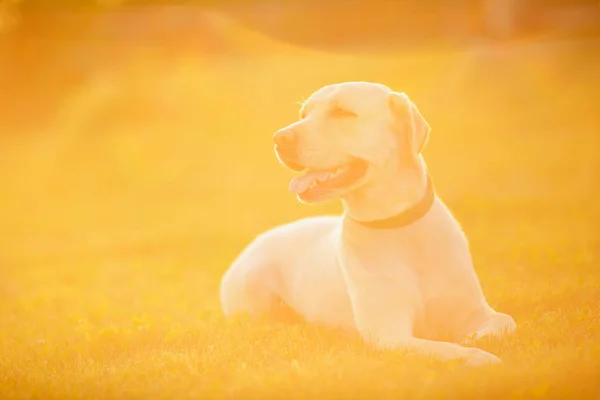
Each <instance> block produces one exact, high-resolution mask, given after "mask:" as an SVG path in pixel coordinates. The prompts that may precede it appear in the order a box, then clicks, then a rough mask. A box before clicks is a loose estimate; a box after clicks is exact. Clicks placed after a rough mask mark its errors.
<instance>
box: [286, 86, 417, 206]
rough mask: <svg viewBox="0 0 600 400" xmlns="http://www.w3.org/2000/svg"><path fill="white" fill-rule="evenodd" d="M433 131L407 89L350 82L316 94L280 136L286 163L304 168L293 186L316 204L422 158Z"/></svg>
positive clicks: (302, 195) (304, 198)
mask: <svg viewBox="0 0 600 400" xmlns="http://www.w3.org/2000/svg"><path fill="white" fill-rule="evenodd" d="M428 136H429V125H428V124H427V122H426V121H425V120H424V119H423V117H422V116H421V114H420V113H419V111H418V110H417V108H416V106H415V105H414V104H413V103H412V102H411V101H410V100H409V98H408V97H407V96H406V95H405V94H404V93H397V92H393V91H392V90H390V89H389V88H387V87H386V86H384V85H380V84H376V83H368V82H346V83H340V84H334V85H329V86H325V87H323V88H321V89H319V90H318V91H316V92H315V93H313V94H312V95H311V96H310V98H309V99H308V100H307V101H306V102H305V103H304V104H303V106H302V108H301V110H300V120H299V121H297V122H295V123H293V124H291V125H289V126H287V127H285V128H283V129H280V130H279V131H277V132H276V133H275V135H274V141H275V152H276V154H277V157H278V158H279V160H280V162H281V163H282V164H283V165H285V166H286V167H288V168H290V169H292V170H295V171H301V172H302V173H303V174H302V175H301V176H299V177H296V178H294V179H293V180H292V182H291V183H290V190H291V191H292V192H294V193H296V194H297V195H298V198H299V199H300V200H301V201H303V202H306V203H315V202H323V201H328V200H333V199H337V198H344V196H345V195H347V194H348V193H350V192H353V191H355V190H358V189H360V188H361V187H363V186H366V185H368V184H369V183H371V182H373V181H376V180H377V179H380V177H381V175H382V174H383V173H384V172H385V171H389V170H390V168H397V167H399V165H400V164H402V163H406V162H411V160H412V162H416V161H417V160H418V158H419V154H420V152H421V150H422V149H423V147H424V146H425V143H426V142H427V138H428Z"/></svg>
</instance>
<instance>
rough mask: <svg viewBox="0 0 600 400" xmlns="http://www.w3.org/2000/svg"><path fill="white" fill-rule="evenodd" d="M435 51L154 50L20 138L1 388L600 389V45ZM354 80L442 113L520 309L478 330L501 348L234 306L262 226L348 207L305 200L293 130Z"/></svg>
mask: <svg viewBox="0 0 600 400" xmlns="http://www.w3.org/2000/svg"><path fill="white" fill-rule="evenodd" d="M413 51H416V52H415V53H411V54H406V53H401V52H399V53H398V54H380V55H372V54H366V55H364V54H363V55H360V56H357V55H349V54H346V55H340V54H337V55H328V54H325V53H319V52H316V51H309V50H294V49H289V48H287V47H286V46H284V45H281V47H278V48H277V51H273V54H269V53H268V52H265V53H264V54H260V55H255V56H252V57H251V56H246V57H237V58H230V59H212V60H201V59H199V58H191V59H186V60H180V61H178V62H177V63H174V62H171V63H162V64H159V63H150V62H149V61H147V59H145V58H141V59H140V60H138V62H137V64H136V63H133V64H132V65H133V66H132V70H131V71H124V72H123V75H122V77H121V78H122V80H121V81H118V79H120V78H119V77H118V76H103V77H99V78H98V80H97V81H96V82H95V83H90V84H89V85H87V86H85V87H84V88H82V90H81V92H80V93H78V94H74V95H73V97H72V99H71V101H70V103H68V104H67V105H66V106H65V108H64V113H63V114H61V115H59V116H58V117H57V119H56V122H55V124H54V125H53V126H51V127H49V128H48V132H45V133H44V134H38V135H30V136H26V137H20V138H18V139H17V138H14V137H13V138H3V139H2V140H3V141H4V142H3V146H2V149H3V150H2V151H3V153H2V157H0V163H1V164H2V165H1V167H2V174H1V175H0V178H1V179H2V187H3V193H4V194H3V197H2V198H1V199H0V203H1V205H2V207H1V211H0V216H1V218H2V220H3V221H4V222H3V224H2V225H3V226H2V228H0V229H1V231H0V233H1V240H2V248H3V250H2V253H0V262H1V263H2V269H1V270H0V274H1V275H0V278H1V279H0V296H1V302H0V397H1V398H3V399H9V398H14V399H26V398H30V399H33V398H40V399H42V398H43V399H104V400H108V399H150V398H152V399H161V398H164V399H187V398H215V399H220V398H282V399H283V398H363V397H364V398H367V397H368V396H372V397H373V398H384V397H389V398H407V399H416V398H427V399H429V398H452V399H456V398H486V399H491V398H503V399H504V398H534V397H535V398H538V397H539V398H581V399H583V398H598V397H597V396H598V394H597V393H598V390H599V389H600V384H598V383H597V378H598V376H597V373H598V371H599V368H600V317H599V316H600V297H599V293H600V273H599V272H598V271H599V267H600V266H599V264H598V259H599V256H600V236H599V231H598V226H599V225H598V221H599V217H600V212H599V210H598V201H597V197H598V194H600V193H599V191H598V171H599V168H600V161H599V160H598V148H600V147H598V141H599V137H598V135H599V132H600V130H599V123H598V117H597V115H598V114H597V109H596V107H597V105H598V104H599V103H598V97H597V96H598V92H597V91H596V89H597V88H598V84H599V82H598V78H597V76H596V72H594V71H597V66H598V63H597V58H596V59H592V56H590V54H591V53H589V52H587V51H579V52H577V51H575V52H567V53H557V54H558V55H557V54H554V53H552V52H550V51H548V50H540V49H539V48H538V47H535V46H534V47H532V48H525V50H523V49H521V50H519V51H515V52H514V53H513V52H508V51H495V52H490V51H487V52H486V51H482V52H476V53H471V54H465V53H464V52H456V51H453V50H440V49H435V50H428V49H420V50H414V49H413ZM146 56H148V55H146ZM345 80H370V81H377V82H381V83H384V84H387V85H389V86H390V87H392V88H394V89H396V90H401V91H406V92H407V93H408V94H409V96H411V97H412V98H413V100H415V102H416V103H417V105H418V106H419V107H420V109H421V111H422V112H423V114H424V115H425V117H426V118H427V119H428V120H429V123H430V125H431V126H432V135H431V139H430V142H429V145H428V148H427V150H426V151H425V158H426V160H427V162H428V165H429V168H430V171H431V174H432V176H433V178H434V181H435V184H436V187H437V191H438V193H439V194H440V196H441V197H442V198H443V199H444V200H445V201H446V202H447V204H448V205H449V206H450V208H451V209H452V210H453V212H454V213H455V215H456V217H457V218H458V219H459V220H460V221H461V223H462V225H463V227H464V229H465V231H466V233H467V235H468V237H469V239H470V244H471V250H472V253H473V257H474V260H475V264H476V269H477V272H478V274H479V277H480V280H481V283H482V286H483V289H484V292H485V294H486V296H487V298H488V300H489V302H490V303H491V304H492V305H493V306H494V307H495V308H496V309H497V310H499V311H502V312H506V313H508V314H511V315H512V316H514V318H515V319H516V321H517V324H518V331H517V333H516V334H515V335H514V336H512V337H508V338H505V339H502V340H499V341H494V342H492V341H484V342H481V343H479V344H478V345H479V346H480V347H481V348H483V349H485V350H488V351H491V352H493V353H495V354H497V355H498V356H499V357H500V358H501V359H502V360H503V361H504V363H503V364H502V365H499V366H492V367H486V368H479V369H468V368H465V367H463V366H461V365H459V364H457V363H440V362H436V361H433V360H426V359H416V358H409V357H408V356H406V355H403V354H401V353H396V352H377V351H374V350H371V349H369V348H368V346H366V345H364V344H362V343H361V341H360V340H359V339H358V338H357V337H356V336H353V335H342V334H341V333H339V332H335V331H331V330H327V329H324V328H319V327H314V326H309V325H307V324H304V323H301V322H294V323H291V324H279V325H275V324H267V323H264V322H257V321H250V320H248V319H246V318H238V319H234V320H229V321H228V320H225V319H224V318H223V317H222V315H221V311H220V308H219V302H218V285H219V280H220V277H221V275H222V273H223V272H224V271H225V269H226V268H227V267H228V266H229V263H231V261H232V260H233V259H234V258H235V256H236V255H237V254H238V253H239V251H241V249H242V248H243V246H245V245H246V244H247V243H248V242H249V241H250V240H251V239H252V238H253V237H254V236H255V235H256V234H258V233H259V232H261V231H263V230H264V229H267V228H269V227H271V226H273V225H275V224H280V223H284V222H288V221H292V220H294V219H296V218H300V217H303V216H307V215H317V214H327V213H334V212H339V211H340V205H339V204H336V203H331V204H326V205H322V206H307V205H301V204H299V203H298V202H297V201H296V200H295V199H294V197H293V196H292V195H291V194H290V193H289V192H288V191H287V183H288V180H289V179H290V178H291V173H290V172H289V171H286V170H285V169H283V168H282V167H281V166H279V165H278V164H277V162H276V160H275V157H274V154H273V151H272V142H271V135H272V133H273V132H274V131H275V130H276V129H278V128H280V127H282V126H284V125H286V124H288V123H290V122H291V121H293V120H294V118H296V116H297V102H298V101H301V100H303V98H305V97H306V96H308V95H309V94H310V93H311V92H312V91H313V90H315V89H317V88H318V87H320V86H322V85H324V84H328V83H333V82H339V81H345ZM115 82H118V83H117V84H115ZM111 83H112V84H113V86H110V84H111ZM119 107H120V108H119ZM102 110H104V111H102ZM118 110H125V111H121V114H118ZM119 115H120V116H119Z"/></svg>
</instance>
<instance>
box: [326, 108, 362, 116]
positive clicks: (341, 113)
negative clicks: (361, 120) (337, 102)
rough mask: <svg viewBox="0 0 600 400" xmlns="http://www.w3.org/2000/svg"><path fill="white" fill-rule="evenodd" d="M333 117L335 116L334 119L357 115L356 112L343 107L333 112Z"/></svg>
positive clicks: (334, 109)
mask: <svg viewBox="0 0 600 400" xmlns="http://www.w3.org/2000/svg"><path fill="white" fill-rule="evenodd" d="M331 115H333V116H334V117H356V116H357V114H356V113H355V112H352V111H350V110H346V109H344V108H341V107H335V108H333V109H332V110H331Z"/></svg>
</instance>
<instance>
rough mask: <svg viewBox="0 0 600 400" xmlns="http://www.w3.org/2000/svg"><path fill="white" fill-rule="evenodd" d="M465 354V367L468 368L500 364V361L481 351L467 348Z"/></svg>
mask: <svg viewBox="0 0 600 400" xmlns="http://www.w3.org/2000/svg"><path fill="white" fill-rule="evenodd" d="M466 350H467V351H466V354H465V356H464V360H465V365H468V366H470V367H479V366H483V365H493V364H501V363H502V361H501V360H500V359H499V358H498V357H496V356H495V355H493V354H492V353H488V352H487V351H483V350H481V349H476V348H469V349H466Z"/></svg>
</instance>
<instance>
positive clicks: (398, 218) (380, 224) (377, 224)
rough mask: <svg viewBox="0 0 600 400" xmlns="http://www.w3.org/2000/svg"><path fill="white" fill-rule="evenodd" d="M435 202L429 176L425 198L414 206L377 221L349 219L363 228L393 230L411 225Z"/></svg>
mask: <svg viewBox="0 0 600 400" xmlns="http://www.w3.org/2000/svg"><path fill="white" fill-rule="evenodd" d="M434 200H435V190H434V188H433V182H432V181H431V177H430V176H429V174H428V175H427V188H426V189H425V196H423V198H422V199H421V200H420V201H419V202H418V203H417V204H415V205H413V206H412V207H410V208H409V209H407V210H405V211H403V212H401V213H400V214H396V215H394V216H392V217H390V218H385V219H378V220H374V221H357V220H355V219H354V218H351V219H352V221H354V222H356V223H357V224H359V225H362V226H365V227H367V228H371V229H394V228H401V227H403V226H407V225H410V224H412V223H413V222H415V221H417V220H419V219H421V218H422V217H424V216H425V214H427V213H428V212H429V210H431V206H433V202H434Z"/></svg>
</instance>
